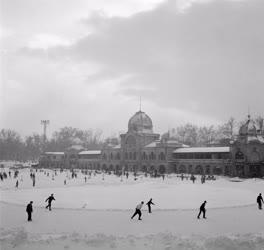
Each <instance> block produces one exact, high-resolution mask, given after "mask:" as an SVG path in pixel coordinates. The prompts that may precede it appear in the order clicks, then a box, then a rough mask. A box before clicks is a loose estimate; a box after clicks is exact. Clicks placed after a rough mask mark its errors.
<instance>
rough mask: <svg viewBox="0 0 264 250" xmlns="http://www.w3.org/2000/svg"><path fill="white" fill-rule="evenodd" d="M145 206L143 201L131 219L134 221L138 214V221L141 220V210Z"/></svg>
mask: <svg viewBox="0 0 264 250" xmlns="http://www.w3.org/2000/svg"><path fill="white" fill-rule="evenodd" d="M143 204H144V201H141V202H140V203H139V204H138V205H137V206H136V211H135V213H134V214H133V215H132V217H131V219H133V218H134V217H135V216H136V215H137V214H138V220H141V215H142V213H141V208H142V206H143Z"/></svg>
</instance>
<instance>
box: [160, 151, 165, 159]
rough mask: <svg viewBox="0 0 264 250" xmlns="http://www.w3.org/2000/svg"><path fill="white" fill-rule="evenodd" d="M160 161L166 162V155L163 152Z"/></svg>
mask: <svg viewBox="0 0 264 250" xmlns="http://www.w3.org/2000/svg"><path fill="white" fill-rule="evenodd" d="M159 160H161V161H164V160H165V154H164V153H163V152H161V153H160V154H159Z"/></svg>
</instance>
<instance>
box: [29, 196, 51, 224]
mask: <svg viewBox="0 0 264 250" xmlns="http://www.w3.org/2000/svg"><path fill="white" fill-rule="evenodd" d="M52 201H55V198H54V194H51V195H50V196H49V197H48V198H47V199H46V200H45V202H48V205H47V206H46V209H49V211H51V203H52ZM26 212H27V215H28V221H32V213H33V201H30V202H29V203H28V204H27V208H26Z"/></svg>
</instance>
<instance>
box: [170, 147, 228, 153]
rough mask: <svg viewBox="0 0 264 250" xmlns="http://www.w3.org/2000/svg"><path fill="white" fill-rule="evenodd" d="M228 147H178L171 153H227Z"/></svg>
mask: <svg viewBox="0 0 264 250" xmlns="http://www.w3.org/2000/svg"><path fill="white" fill-rule="evenodd" d="M229 152H230V147H192V148H191V147H190V148H178V149H176V150H174V151H173V153H229Z"/></svg>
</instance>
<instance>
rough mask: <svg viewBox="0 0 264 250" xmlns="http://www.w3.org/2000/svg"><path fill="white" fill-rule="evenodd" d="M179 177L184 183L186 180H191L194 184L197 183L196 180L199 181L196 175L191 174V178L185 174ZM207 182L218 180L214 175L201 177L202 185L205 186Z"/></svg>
mask: <svg viewBox="0 0 264 250" xmlns="http://www.w3.org/2000/svg"><path fill="white" fill-rule="evenodd" d="M177 177H179V178H181V180H182V181H183V180H184V179H186V180H188V179H189V178H190V180H191V181H192V182H193V183H195V181H196V179H197V178H196V177H195V175H194V174H191V176H190V177H189V176H188V175H184V174H181V175H178V176H177ZM206 180H207V181H215V180H216V178H215V176H214V175H208V176H206V175H201V183H202V184H204V183H205V181H206Z"/></svg>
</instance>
